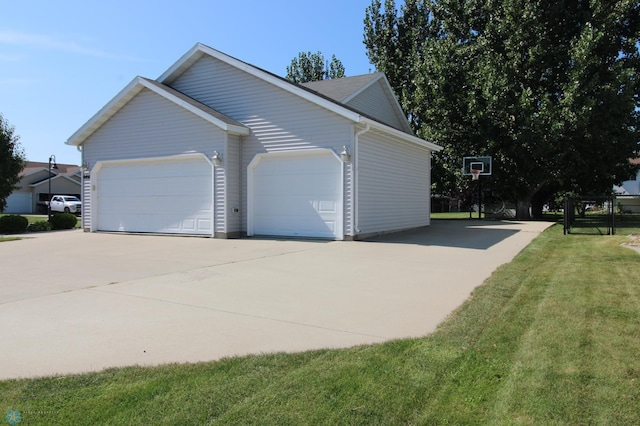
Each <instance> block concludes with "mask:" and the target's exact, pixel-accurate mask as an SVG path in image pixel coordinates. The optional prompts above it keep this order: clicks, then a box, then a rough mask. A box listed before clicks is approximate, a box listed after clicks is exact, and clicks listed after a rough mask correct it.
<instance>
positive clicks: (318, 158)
mask: <svg viewBox="0 0 640 426" xmlns="http://www.w3.org/2000/svg"><path fill="white" fill-rule="evenodd" d="M253 188H254V190H253V196H252V203H253V208H252V215H253V217H252V218H253V230H254V234H256V235H277V236H307V237H321V238H341V237H342V234H341V232H342V229H341V226H342V225H341V224H342V220H341V216H342V163H341V162H340V161H339V160H338V159H337V158H335V157H334V156H333V155H332V154H330V153H322V154H318V153H314V154H306V155H281V156H278V155H274V156H273V157H269V156H266V157H264V158H262V159H261V161H260V162H259V163H258V164H257V165H256V166H255V168H254V170H253Z"/></svg>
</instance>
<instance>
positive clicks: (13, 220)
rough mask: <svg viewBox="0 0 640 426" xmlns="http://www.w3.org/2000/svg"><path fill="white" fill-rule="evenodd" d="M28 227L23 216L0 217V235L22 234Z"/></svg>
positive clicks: (27, 222)
mask: <svg viewBox="0 0 640 426" xmlns="http://www.w3.org/2000/svg"><path fill="white" fill-rule="evenodd" d="M28 226H29V221H28V220H27V218H26V217H24V216H19V215H15V214H10V215H7V216H2V217H0V234H22V233H23V232H25V231H26V230H27V227H28Z"/></svg>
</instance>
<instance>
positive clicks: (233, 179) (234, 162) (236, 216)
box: [225, 135, 242, 236]
mask: <svg viewBox="0 0 640 426" xmlns="http://www.w3.org/2000/svg"><path fill="white" fill-rule="evenodd" d="M241 144H242V138H241V137H240V136H235V135H229V136H228V140H227V148H226V149H225V155H226V159H225V169H226V176H227V187H226V200H227V201H226V215H227V216H226V221H225V222H226V224H227V229H226V232H227V234H228V235H230V236H238V235H239V234H240V233H241V232H242V212H241V211H240V207H241V206H242V201H241V199H240V187H241V171H240V148H241Z"/></svg>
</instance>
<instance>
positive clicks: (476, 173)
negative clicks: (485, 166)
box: [471, 169, 480, 180]
mask: <svg viewBox="0 0 640 426" xmlns="http://www.w3.org/2000/svg"><path fill="white" fill-rule="evenodd" d="M471 177H473V180H478V179H480V170H475V169H474V170H471Z"/></svg>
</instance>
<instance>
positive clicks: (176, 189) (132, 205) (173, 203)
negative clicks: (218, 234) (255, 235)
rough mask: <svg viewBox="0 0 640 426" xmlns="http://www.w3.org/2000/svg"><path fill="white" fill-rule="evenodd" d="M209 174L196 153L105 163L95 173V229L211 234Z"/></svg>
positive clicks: (210, 178)
mask: <svg viewBox="0 0 640 426" xmlns="http://www.w3.org/2000/svg"><path fill="white" fill-rule="evenodd" d="M211 173H212V170H211V165H210V164H209V163H208V162H207V161H206V160H205V159H204V158H202V157H195V158H194V157H190V158H189V159H170V160H153V161H143V162H134V163H131V162H127V163H109V164H105V165H103V166H102V168H101V169H100V170H99V171H98V175H97V189H96V190H97V201H98V205H97V210H98V214H97V229H98V230H99V231H120V232H154V233H168V234H198V235H211V234H212V230H213V219H212V211H213V201H212V175H211Z"/></svg>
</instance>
